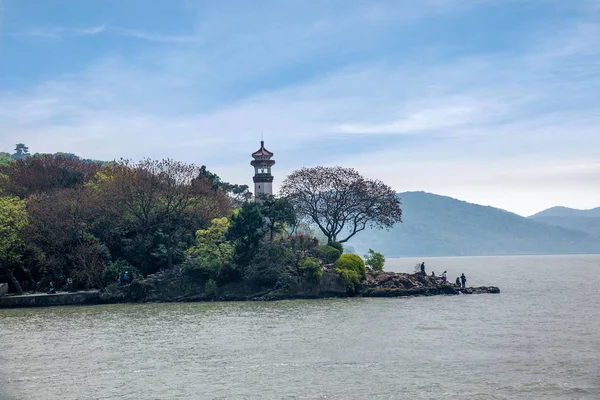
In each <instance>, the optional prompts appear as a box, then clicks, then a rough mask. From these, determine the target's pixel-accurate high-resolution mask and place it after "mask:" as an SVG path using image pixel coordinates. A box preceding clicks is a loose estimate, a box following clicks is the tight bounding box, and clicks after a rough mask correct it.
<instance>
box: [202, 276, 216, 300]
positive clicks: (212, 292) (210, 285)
mask: <svg viewBox="0 0 600 400" xmlns="http://www.w3.org/2000/svg"><path fill="white" fill-rule="evenodd" d="M204 294H205V295H207V296H209V297H212V298H215V297H217V295H218V294H219V287H218V286H217V282H215V280H214V279H209V280H208V281H207V282H206V285H204Z"/></svg>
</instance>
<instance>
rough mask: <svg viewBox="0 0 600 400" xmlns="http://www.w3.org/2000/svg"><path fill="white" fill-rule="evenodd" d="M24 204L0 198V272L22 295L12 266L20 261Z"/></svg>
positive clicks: (25, 221)
mask: <svg viewBox="0 0 600 400" xmlns="http://www.w3.org/2000/svg"><path fill="white" fill-rule="evenodd" d="M27 224H28V219H27V212H26V210H25V202H24V201H23V200H20V199H18V198H17V197H14V196H1V197H0V271H2V272H3V273H4V274H6V275H7V277H8V278H9V279H10V281H11V282H12V284H13V285H14V286H15V289H16V290H17V293H19V294H21V293H23V289H22V288H21V285H20V284H19V282H18V281H17V279H16V278H15V276H14V265H15V264H16V263H18V262H19V261H20V257H21V252H20V249H22V248H23V245H24V242H23V236H22V233H23V229H24V228H25V227H26V226H27Z"/></svg>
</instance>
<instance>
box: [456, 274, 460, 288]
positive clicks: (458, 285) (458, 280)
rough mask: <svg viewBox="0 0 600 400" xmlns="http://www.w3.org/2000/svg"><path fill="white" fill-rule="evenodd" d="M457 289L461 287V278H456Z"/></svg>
mask: <svg viewBox="0 0 600 400" xmlns="http://www.w3.org/2000/svg"><path fill="white" fill-rule="evenodd" d="M456 287H460V277H458V276H457V277H456Z"/></svg>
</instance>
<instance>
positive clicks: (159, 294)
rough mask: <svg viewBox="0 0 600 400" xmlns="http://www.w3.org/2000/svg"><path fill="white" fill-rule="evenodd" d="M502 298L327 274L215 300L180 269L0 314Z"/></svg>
mask: <svg viewBox="0 0 600 400" xmlns="http://www.w3.org/2000/svg"><path fill="white" fill-rule="evenodd" d="M483 293H492V294H497V293H500V289H499V288H497V287H495V286H483V287H468V288H464V289H461V288H458V287H455V286H454V285H452V284H450V283H447V282H444V283H443V282H441V280H440V279H439V278H436V277H431V276H424V275H421V274H404V273H395V272H380V273H373V272H369V273H367V276H366V278H365V280H364V281H363V283H362V284H361V286H360V287H358V288H356V290H348V288H347V287H346V285H345V284H344V282H343V281H342V279H341V278H340V277H339V275H338V274H336V273H335V272H333V271H331V270H326V271H324V273H323V276H322V277H321V278H320V279H319V281H318V282H310V281H298V282H290V283H286V285H285V286H284V287H283V288H282V289H277V290H275V289H264V288H257V287H248V286H245V285H242V284H235V283H232V284H227V285H224V286H222V287H220V288H219V291H218V294H217V295H208V294H206V293H204V282H202V281H194V280H191V279H190V278H189V277H187V276H185V275H184V274H183V273H182V271H181V269H179V268H173V269H172V270H167V271H161V272H159V273H157V274H154V275H150V276H148V277H147V278H146V279H140V280H137V281H134V282H133V283H132V284H130V285H125V286H123V287H121V288H118V289H115V288H113V289H112V290H111V289H107V290H103V291H99V290H92V291H86V292H74V293H69V292H59V293H58V294H33V295H21V296H10V295H9V296H2V297H0V308H22V307H49V306H60V305H90V304H115V303H133V302H135V303H162V302H197V301H274V300H286V299H321V298H332V297H337V298H343V297H408V296H436V295H459V294H483Z"/></svg>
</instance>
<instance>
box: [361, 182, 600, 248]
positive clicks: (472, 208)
mask: <svg viewBox="0 0 600 400" xmlns="http://www.w3.org/2000/svg"><path fill="white" fill-rule="evenodd" d="M399 196H400V198H401V199H402V203H403V210H404V217H403V221H404V222H403V223H402V224H397V225H396V226H395V227H394V228H392V229H391V230H390V231H385V230H368V231H365V232H361V233H360V234H359V235H357V237H356V238H355V240H353V241H351V243H349V244H351V245H352V246H354V248H355V250H356V252H357V253H359V254H362V253H364V252H366V251H367V250H368V249H369V248H373V249H375V250H377V251H380V252H382V253H384V254H385V255H386V256H388V257H399V256H466V255H508V254H578V253H600V239H599V238H598V237H595V236H594V235H592V234H590V233H586V232H583V231H580V230H575V229H567V228H564V227H559V226H552V225H549V224H547V223H544V222H538V221H535V220H533V219H528V218H524V217H521V216H519V215H517V214H513V213H511V212H508V211H504V210H500V209H498V208H494V207H490V206H481V205H477V204H471V203H467V202H465V201H461V200H457V199H453V198H451V197H446V196H440V195H435V194H431V193H425V192H405V193H399Z"/></svg>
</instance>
